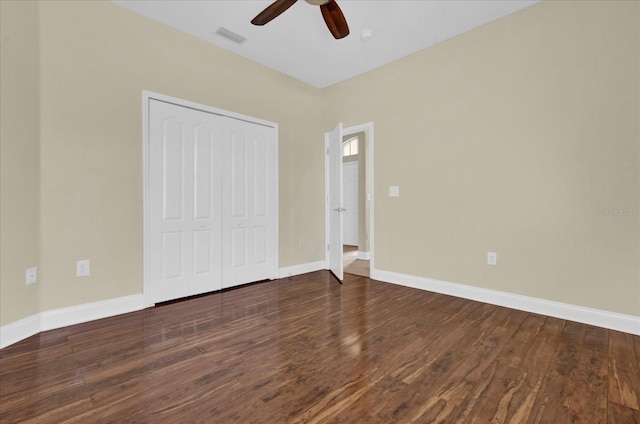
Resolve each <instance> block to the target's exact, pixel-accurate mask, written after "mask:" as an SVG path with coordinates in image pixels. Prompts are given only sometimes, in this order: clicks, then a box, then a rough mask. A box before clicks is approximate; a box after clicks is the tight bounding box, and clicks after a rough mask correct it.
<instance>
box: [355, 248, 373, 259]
mask: <svg viewBox="0 0 640 424" xmlns="http://www.w3.org/2000/svg"><path fill="white" fill-rule="evenodd" d="M358 259H361V260H363V261H368V260H370V259H371V252H361V251H359V250H358Z"/></svg>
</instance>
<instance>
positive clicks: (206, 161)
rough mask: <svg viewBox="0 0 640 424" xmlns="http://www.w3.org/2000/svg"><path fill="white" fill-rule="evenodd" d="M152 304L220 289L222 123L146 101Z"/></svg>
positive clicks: (213, 117)
mask: <svg viewBox="0 0 640 424" xmlns="http://www.w3.org/2000/svg"><path fill="white" fill-rule="evenodd" d="M149 108H150V110H149V176H150V177H149V178H150V181H149V190H150V194H149V201H150V205H149V211H150V212H149V254H150V255H149V256H150V292H151V293H150V298H151V301H152V302H153V303H157V302H162V301H165V300H171V299H176V298H180V297H186V296H191V295H194V294H199V293H206V292H209V291H214V290H219V289H221V288H222V283H221V278H222V271H221V269H222V268H221V263H222V261H221V244H222V238H221V235H222V211H221V198H222V192H221V191H222V187H221V181H220V180H221V178H220V175H221V174H220V169H221V166H222V144H221V135H222V125H221V117H220V116H218V115H214V114H210V113H206V112H202V111H197V110H193V109H188V108H184V107H180V106H177V105H173V104H170V103H166V102H161V101H157V100H150V105H149Z"/></svg>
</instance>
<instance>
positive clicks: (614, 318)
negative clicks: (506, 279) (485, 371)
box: [371, 270, 640, 335]
mask: <svg viewBox="0 0 640 424" xmlns="http://www.w3.org/2000/svg"><path fill="white" fill-rule="evenodd" d="M371 278H373V279H375V280H379V281H384V282H387V283H393V284H398V285H402V286H407V287H413V288H416V289H421V290H428V291H432V292H436V293H442V294H447V295H451V296H456V297H461V298H464V299H470V300H476V301H479V302H485V303H490V304H492V305H499V306H505V307H507V308H512V309H518V310H521V311H526V312H533V313H537V314H542V315H547V316H551V317H555V318H561V319H566V320H570V321H576V322H581V323H583V324H589V325H595V326H597V327H603V328H609V329H612V330H617V331H622V332H625V333H631V334H636V335H640V317H637V316H633V315H624V314H618V313H615V312H609V311H603V310H600V309H592V308H586V307H583V306H576V305H571V304H567V303H560V302H554V301H551V300H545V299H538V298H535V297H529V296H522V295H519V294H513V293H507V292H501V291H497V290H490V289H483V288H480V287H473V286H468V285H464V284H458V283H450V282H447V281H440V280H434V279H431V278H424V277H416V276H413V275H407V274H399V273H395V272H391V271H382V270H372V277H371Z"/></svg>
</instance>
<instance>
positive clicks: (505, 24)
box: [0, 1, 640, 325]
mask: <svg viewBox="0 0 640 424" xmlns="http://www.w3.org/2000/svg"><path fill="white" fill-rule="evenodd" d="M0 4H1V5H2V40H3V41H2V43H3V44H2V59H3V60H2V116H1V119H2V125H1V127H2V210H1V212H2V228H1V229H2V252H1V254H2V256H1V257H0V259H1V260H2V264H1V265H2V274H1V275H2V280H1V281H0V290H1V294H2V300H1V302H2V303H1V304H0V306H1V307H2V308H1V309H2V314H1V315H0V325H6V324H8V323H11V322H14V321H16V320H18V319H20V318H23V317H26V316H29V315H31V314H33V313H35V312H37V311H46V310H51V309H56V308H61V307H66V306H72V305H78V304H82V303H86V302H91V301H97V300H104V299H110V298H114V297H120V296H125V295H129V294H135V293H141V291H142V165H141V164H142V153H141V152H142V142H141V137H142V133H141V125H140V124H141V119H142V117H141V92H142V90H143V89H146V90H151V91H156V92H160V93H163V94H167V95H171V96H175V97H180V98H184V99H187V100H191V101H195V102H200V103H204V104H209V105H212V106H215V107H219V108H223V109H227V110H231V111H235V112H239V113H243V114H247V115H251V116H255V117H258V118H262V119H266V120H271V121H274V122H277V123H278V124H279V130H280V139H279V141H280V155H279V161H280V266H282V267H286V266H290V265H297V264H304V263H309V262H314V261H319V260H322V259H323V258H324V250H323V245H324V240H323V238H324V231H323V225H324V224H323V223H324V216H323V212H324V203H323V187H324V180H323V172H324V166H323V160H322V158H323V143H322V135H323V133H324V132H325V131H326V130H329V129H331V128H333V127H334V126H335V124H336V123H337V122H338V121H342V122H344V124H345V126H350V125H357V124H362V123H365V122H369V121H373V122H374V123H375V131H376V140H375V184H376V193H375V195H376V211H375V217H376V223H375V234H376V245H375V248H376V251H375V255H376V256H375V259H376V266H377V267H378V268H380V269H383V270H388V271H395V272H400V273H405V274H412V275H417V276H423V277H431V278H437V279H442V280H446V281H453V282H460V283H465V284H471V285H475V286H478V287H486V288H490V289H495V290H501V291H506V292H511V293H518V294H524V295H530V296H534V297H539V298H543V299H551V300H556V301H560V302H566V303H570V304H575V305H581V306H587V307H593V308H598V309H603V310H608V311H614V312H620V313H624V314H632V315H637V316H640V268H639V267H640V265H639V263H640V260H639V259H640V217H638V216H605V215H603V210H604V209H605V208H608V209H616V210H623V209H630V208H631V209H632V208H639V207H640V172H639V164H640V149H639V141H638V140H639V138H640V127H639V125H638V117H639V116H640V106H639V104H638V102H639V93H640V86H639V78H640V69H639V57H640V53H639V51H640V46H639V41H638V40H639V33H638V28H639V25H638V22H639V17H640V12H639V10H638V9H639V4H638V3H637V2H620V3H618V2H615V3H614V2H595V1H588V2H577V1H574V2H543V3H540V4H538V5H536V6H533V7H531V8H528V9H525V10H523V11H521V12H519V13H516V14H514V15H511V16H508V17H506V18H504V19H501V20H499V21H496V22H494V23H491V24H489V25H486V26H483V27H481V28H478V29H476V30H474V31H470V32H468V33H466V34H463V35H461V36H459V37H456V38H454V39H451V40H449V41H446V42H443V43H441V44H439V45H437V46H435V47H433V48H430V49H427V50H425V51H422V52H419V53H416V54H414V55H412V56H409V57H407V58H405V59H402V60H400V61H399V62H396V63H394V64H390V65H388V66H386V67H383V68H381V69H378V70H375V71H372V72H369V73H367V74H365V75H362V76H359V77H356V78H353V79H351V80H349V81H346V82H344V83H341V84H338V85H336V86H333V87H331V88H328V89H325V90H317V89H314V88H311V87H309V86H307V85H305V84H302V83H300V82H297V81H295V80H293V79H290V78H288V77H286V76H283V75H282V74H279V73H277V72H274V71H271V70H268V69H266V68H264V67H261V66H259V65H257V64H254V63H251V62H249V61H247V60H245V59H243V58H241V57H238V56H236V55H233V54H231V53H229V52H226V51H225V50H222V49H220V48H217V47H215V46H212V45H208V44H207V43H205V42H202V41H199V40H196V39H194V38H192V37H190V36H187V35H185V34H183V33H180V32H177V31H175V30H172V29H169V28H167V27H164V26H162V25H160V24H158V23H156V22H154V21H151V20H148V19H146V18H143V17H140V16H138V15H136V14H134V13H132V12H130V11H128V10H125V9H123V8H120V7H118V6H116V5H114V4H111V3H109V2H76V1H71V2H63V1H56V2H41V3H39V6H38V7H37V8H35V7H34V5H33V4H31V3H26V2H20V3H18V2H15V3H14V2H1V1H0ZM18 4H19V5H20V6H18ZM16 37H17V38H16ZM16 39H17V40H19V41H11V40H16ZM38 40H39V42H38ZM11 43H15V44H13V46H11V45H10V44H11ZM7 45H9V47H7ZM18 52H20V55H18ZM38 68H39V70H40V79H39V82H40V83H39V85H38V76H37V73H38ZM14 79H16V80H17V81H14ZM18 87H21V88H18ZM374 88H375V90H374ZM329 105H331V108H329ZM38 106H39V109H40V123H39V125H38V123H37V119H38V118H37V116H38V112H37V110H38ZM323 106H324V110H325V114H324V116H322V115H320V116H319V115H318V110H321V109H322V108H323ZM34 114H35V118H33V120H32V118H31V117H32V115H34ZM38 126H39V128H40V130H39V131H38ZM38 136H39V141H38ZM38 151H39V154H40V161H39V163H40V167H39V171H38V160H37V159H36V158H37V157H38ZM38 172H40V175H39V176H38ZM391 184H397V185H399V186H400V188H401V197H399V198H393V199H391V198H389V197H387V196H386V194H387V190H388V186H389V185H391ZM38 205H40V206H38ZM38 209H39V211H38ZM37 240H39V241H37ZM489 250H491V251H497V252H498V266H497V267H488V266H487V265H486V264H485V261H486V259H485V258H486V252H487V251H489ZM38 252H40V253H38ZM81 259H91V261H92V276H91V277H90V278H82V279H78V278H76V277H75V276H74V270H75V262H76V261H77V260H81ZM35 262H37V264H38V266H39V273H40V275H39V282H38V284H36V285H35V286H29V287H25V286H24V269H25V268H26V267H27V266H32V265H34V264H35ZM35 299H39V300H35Z"/></svg>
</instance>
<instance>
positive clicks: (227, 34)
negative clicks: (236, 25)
mask: <svg viewBox="0 0 640 424" xmlns="http://www.w3.org/2000/svg"><path fill="white" fill-rule="evenodd" d="M216 34H218V35H220V36H222V37H224V38H226V39H228V40H231V41H233V42H234V43H238V44H242V43H244V42H245V41H247V39H246V38H244V37H243V36H242V35H240V34H236V33H235V32H233V31H229V30H228V29H226V28H225V27H220V28H218V30H217V31H216Z"/></svg>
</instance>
